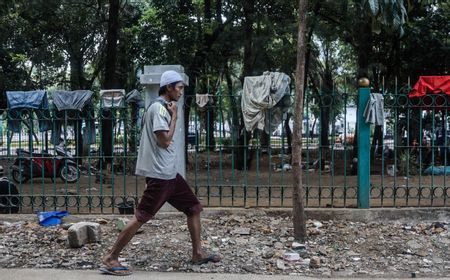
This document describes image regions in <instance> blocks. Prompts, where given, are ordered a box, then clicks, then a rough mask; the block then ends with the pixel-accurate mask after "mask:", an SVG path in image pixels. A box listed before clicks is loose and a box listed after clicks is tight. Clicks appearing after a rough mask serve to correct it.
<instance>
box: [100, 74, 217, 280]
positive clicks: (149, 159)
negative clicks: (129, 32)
mask: <svg viewBox="0 0 450 280" xmlns="http://www.w3.org/2000/svg"><path fill="white" fill-rule="evenodd" d="M183 91H184V82H183V78H182V77H181V75H180V74H179V73H177V72H176V71H166V72H164V73H163V74H162V76H161V81H160V89H159V97H158V98H157V99H156V101H155V102H153V103H152V104H151V105H150V106H149V107H148V108H147V109H146V111H145V113H144V117H143V123H142V135H141V141H140V146H139V153H138V158H137V163H136V175H140V176H145V181H146V183H147V188H146V189H145V191H144V194H143V196H142V198H141V201H140V202H139V205H138V207H137V209H136V213H135V215H134V217H133V219H132V220H131V221H130V222H129V223H128V224H127V225H126V227H125V228H124V229H123V231H122V232H121V233H120V234H119V236H118V237H117V240H116V242H115V243H114V245H113V246H112V248H111V250H110V252H109V253H108V254H107V255H106V256H105V257H104V258H103V264H104V267H102V268H100V271H102V272H103V273H106V274H113V275H129V274H131V270H130V269H129V268H128V267H124V266H123V265H121V264H120V263H119V254H120V252H121V251H122V249H123V248H124V247H125V246H126V245H127V244H128V243H129V242H130V240H131V239H132V238H133V236H134V235H135V234H136V232H137V231H138V229H139V228H140V227H141V226H142V225H143V224H144V223H146V222H147V221H148V220H150V219H151V218H153V217H154V216H155V215H156V213H157V212H158V210H159V209H160V208H161V207H162V206H163V204H164V203H165V202H168V203H170V204H171V205H172V206H173V207H175V208H176V209H177V210H179V211H182V212H184V213H185V214H186V216H187V225H188V229H189V233H190V236H191V241H192V263H193V264H203V263H207V262H218V261H220V257H219V256H218V255H206V254H205V253H204V252H203V251H202V248H201V238H200V232H201V225H200V212H201V211H202V210H203V208H202V206H201V204H200V202H199V201H198V199H197V197H196V196H195V195H194V193H193V192H192V190H191V188H190V187H189V185H188V184H187V182H186V181H185V180H184V178H183V177H182V176H181V175H180V174H178V173H177V171H176V169H175V164H176V161H177V155H176V154H175V149H174V147H173V137H174V134H175V126H176V122H177V105H176V101H178V100H179V99H180V97H181V95H182V94H183Z"/></svg>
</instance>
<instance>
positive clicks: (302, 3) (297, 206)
mask: <svg viewBox="0 0 450 280" xmlns="http://www.w3.org/2000/svg"><path fill="white" fill-rule="evenodd" d="M307 14H308V0H299V4H298V23H299V26H298V42H297V68H296V73H295V90H296V94H295V106H294V133H293V145H292V168H293V177H294V178H293V179H294V180H293V182H294V183H293V190H294V191H293V202H292V203H293V206H294V207H293V211H292V212H293V221H294V237H295V238H296V239H297V240H301V241H304V240H305V239H306V216H305V210H304V207H305V206H304V196H305V194H304V193H305V191H304V189H303V185H302V168H301V164H302V142H303V140H302V124H303V95H304V90H305V81H304V79H305V73H304V71H305V56H306V34H307V28H308V17H307Z"/></svg>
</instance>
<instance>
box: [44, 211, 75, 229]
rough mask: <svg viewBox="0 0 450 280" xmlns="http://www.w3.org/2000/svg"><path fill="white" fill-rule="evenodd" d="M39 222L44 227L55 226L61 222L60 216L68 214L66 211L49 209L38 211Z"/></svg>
mask: <svg viewBox="0 0 450 280" xmlns="http://www.w3.org/2000/svg"><path fill="white" fill-rule="evenodd" d="M37 215H38V219H39V224H40V225H41V226H44V227H48V226H56V225H59V224H61V218H62V217H65V216H68V215H69V212H67V211H50V212H38V213H37Z"/></svg>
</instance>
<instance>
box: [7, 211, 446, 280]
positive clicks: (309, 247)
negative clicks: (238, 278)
mask: <svg viewBox="0 0 450 280" xmlns="http://www.w3.org/2000/svg"><path fill="white" fill-rule="evenodd" d="M87 222H97V223H98V224H99V226H100V228H101V230H99V234H101V237H98V239H97V240H101V241H100V242H101V243H98V242H97V243H87V244H85V245H83V246H82V247H81V248H70V246H69V242H68V235H69V231H68V227H67V226H65V225H64V224H63V225H60V226H55V227H41V226H39V224H38V223H37V222H30V221H28V222H27V221H25V222H20V221H19V222H13V223H12V222H6V221H3V222H2V221H1V217H0V235H1V237H2V238H1V239H0V266H1V267H4V268H21V267H26V268H31V267H37V268H62V269H96V268H98V267H100V265H101V257H102V256H103V255H104V254H105V253H106V252H107V250H108V249H109V248H110V247H111V245H112V243H113V242H114V240H115V238H116V237H117V235H118V233H119V230H118V227H117V223H118V221H117V219H113V218H108V217H107V216H102V217H101V218H95V217H93V218H92V219H91V220H89V221H87ZM202 226H203V229H202V239H203V241H202V243H203V246H204V248H205V250H206V251H208V252H211V253H219V254H220V255H221V256H222V261H221V262H219V263H208V264H203V265H192V264H191V263H190V262H189V260H190V251H191V243H190V238H189V231H188V228H187V225H186V219H185V217H183V216H182V215H173V216H172V215H171V216H164V217H162V216H160V217H158V216H157V218H156V219H155V220H152V221H150V222H149V223H147V224H145V225H144V226H143V228H142V229H143V230H142V232H141V233H140V234H137V235H136V236H135V237H134V238H133V239H132V241H131V242H130V244H129V245H128V246H127V247H126V248H125V249H124V251H123V252H122V254H121V261H122V262H123V263H124V264H125V265H130V266H132V268H133V269H135V270H147V271H183V272H189V271H191V272H209V273H256V274H289V275H307V276H319V277H339V276H345V277H354V276H364V275H370V276H372V277H377V276H378V277H382V276H384V277H388V276H399V277H405V276H411V275H415V276H416V275H417V276H420V275H423V276H427V277H430V276H444V275H450V232H449V227H450V225H449V223H448V221H445V222H444V221H435V222H421V221H417V222H408V223H404V222H403V223H402V222H390V223H386V222H383V223H382V222H369V223H361V222H350V221H316V220H309V221H308V223H307V232H308V239H307V241H306V242H304V243H303V242H300V241H298V240H295V239H294V237H293V225H292V219H291V217H289V216H280V215H274V214H267V213H265V212H263V211H253V210H249V211H248V213H245V214H224V215H217V216H210V215H209V216H206V217H204V218H203V219H202Z"/></svg>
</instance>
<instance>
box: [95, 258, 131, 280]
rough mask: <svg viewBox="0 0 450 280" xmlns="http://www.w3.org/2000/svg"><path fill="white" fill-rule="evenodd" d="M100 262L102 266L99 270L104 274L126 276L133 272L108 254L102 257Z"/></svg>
mask: <svg viewBox="0 0 450 280" xmlns="http://www.w3.org/2000/svg"><path fill="white" fill-rule="evenodd" d="M102 262H103V265H104V266H103V267H101V268H100V269H99V270H100V271H101V272H102V273H104V274H110V275H116V276H126V275H130V274H132V273H133V272H132V271H131V269H130V268H128V267H126V266H123V265H122V264H121V263H120V262H119V260H117V259H113V258H111V257H110V256H106V257H104V258H103V260H102Z"/></svg>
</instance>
